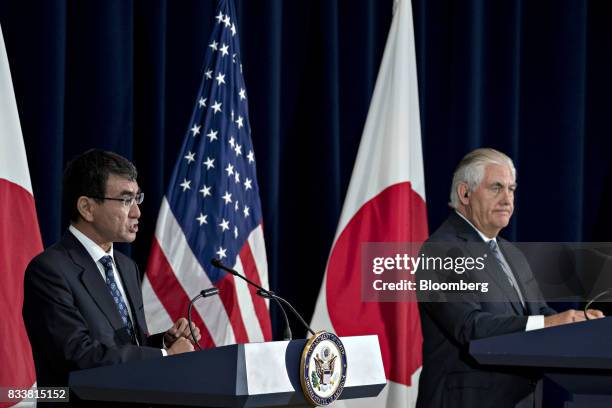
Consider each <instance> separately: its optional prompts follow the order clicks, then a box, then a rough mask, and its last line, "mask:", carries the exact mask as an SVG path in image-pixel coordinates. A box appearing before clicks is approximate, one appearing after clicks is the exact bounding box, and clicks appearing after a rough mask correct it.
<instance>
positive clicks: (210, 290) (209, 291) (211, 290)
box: [187, 288, 219, 350]
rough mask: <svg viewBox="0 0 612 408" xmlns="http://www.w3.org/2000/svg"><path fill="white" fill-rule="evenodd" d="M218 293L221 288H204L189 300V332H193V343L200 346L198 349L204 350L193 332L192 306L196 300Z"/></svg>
mask: <svg viewBox="0 0 612 408" xmlns="http://www.w3.org/2000/svg"><path fill="white" fill-rule="evenodd" d="M218 294H219V289H217V288H208V289H204V290H202V291H200V293H199V294H198V295H197V296H196V297H194V298H193V299H191V300H190V301H189V307H188V308H187V321H188V322H189V332H190V333H191V340H192V341H193V344H195V345H196V346H198V350H202V347H201V346H200V343H199V342H198V340H197V339H196V338H195V336H194V334H193V328H192V324H191V308H192V307H193V304H194V303H195V302H196V300H198V299H200V298H207V297H210V296H215V295H218Z"/></svg>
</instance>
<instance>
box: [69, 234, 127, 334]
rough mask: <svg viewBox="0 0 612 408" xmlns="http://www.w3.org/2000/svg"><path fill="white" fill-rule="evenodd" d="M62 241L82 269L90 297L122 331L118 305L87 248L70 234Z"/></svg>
mask: <svg viewBox="0 0 612 408" xmlns="http://www.w3.org/2000/svg"><path fill="white" fill-rule="evenodd" d="M62 241H63V244H64V247H65V248H66V250H67V251H68V255H69V256H70V258H71V259H72V261H73V262H74V263H75V264H76V265H77V266H79V267H80V268H81V269H82V272H81V282H82V283H83V286H85V288H86V289H87V291H88V292H89V295H90V296H91V297H92V299H93V300H94V301H95V302H96V304H97V305H98V307H99V308H100V310H101V311H102V314H104V316H106V318H107V319H108V321H109V322H110V324H111V326H112V327H113V329H115V330H119V329H121V328H122V327H123V326H124V325H123V320H121V316H120V315H119V310H117V305H116V304H115V301H114V300H113V297H112V296H111V294H110V292H109V290H108V287H107V286H106V282H104V278H102V275H101V274H100V270H99V269H98V266H97V265H96V263H95V262H94V260H93V259H92V258H91V256H89V253H87V250H86V249H85V247H83V245H82V244H81V243H80V242H79V240H78V239H76V237H75V236H74V235H72V234H71V233H70V232H67V233H66V234H65V235H64V238H63V240H62Z"/></svg>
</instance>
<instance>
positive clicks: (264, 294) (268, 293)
mask: <svg viewBox="0 0 612 408" xmlns="http://www.w3.org/2000/svg"><path fill="white" fill-rule="evenodd" d="M210 263H211V264H212V265H213V266H215V267H217V268H219V269H223V270H224V271H226V272H229V273H231V274H232V275H234V276H237V277H239V278H240V279H242V280H244V281H245V282H246V283H248V284H249V285H252V286H254V287H256V288H257V289H258V290H257V294H258V295H259V296H261V297H263V298H265V299H273V300H274V301H276V303H277V304H278V306H279V307H280V309H281V311H282V312H283V315H284V317H285V327H286V330H285V333H287V332H289V335H291V329H289V319H288V318H287V314H286V312H285V309H284V308H283V306H282V305H281V302H282V303H283V304H285V305H287V307H289V310H291V312H292V313H293V314H294V315H295V316H296V317H297V318H298V320H299V321H300V323H302V325H303V326H304V327H305V328H306V330H308V332H310V334H312V335H313V336H314V335H315V332H314V331H313V330H312V329H311V328H310V326H309V325H308V323H306V321H305V320H304V318H303V317H302V316H301V315H300V314H299V313H298V311H297V310H295V308H294V307H293V306H292V305H291V303H289V302H288V301H286V300H285V299H283V298H282V297H280V296H278V295H276V294H275V293H274V292H272V291H271V290H268V289H264V288H262V287H261V286H259V285H258V284H256V283H255V282H252V281H251V280H249V279H248V278H247V277H246V276H243V275H241V274H240V273H238V272H237V271H235V270H233V269H231V268H229V267H227V266H225V265H224V264H223V263H222V262H221V261H220V260H218V259H215V258H213V259H211V260H210ZM285 340H287V339H285ZM288 340H291V337H289V339H288Z"/></svg>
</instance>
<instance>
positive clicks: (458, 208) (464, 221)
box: [417, 149, 603, 408]
mask: <svg viewBox="0 0 612 408" xmlns="http://www.w3.org/2000/svg"><path fill="white" fill-rule="evenodd" d="M515 189H516V171H515V168H514V164H513V163H512V160H511V159H510V158H509V157H508V156H506V155H505V154H503V153H501V152H498V151H496V150H493V149H477V150H475V151H473V152H471V153H469V154H467V155H466V156H465V157H464V158H463V159H462V160H461V162H460V163H459V165H458V167H457V169H456V170H455V173H454V176H453V183H452V188H451V196H450V206H451V207H452V208H453V210H454V211H452V213H451V214H450V216H449V217H448V219H447V220H446V221H445V222H444V223H443V224H442V225H441V226H440V228H438V230H436V231H435V232H434V233H433V234H432V235H431V237H430V238H429V239H428V240H427V242H426V243H425V245H424V246H423V248H424V249H423V253H424V254H425V255H427V256H436V255H441V256H442V257H444V256H450V257H455V259H456V257H459V256H465V255H471V256H477V255H484V256H483V257H482V258H481V259H484V260H485V262H484V268H482V269H481V270H479V271H477V270H474V271H471V272H465V273H464V274H460V275H459V274H457V273H455V272H453V271H451V272H448V273H447V274H446V275H445V273H444V272H442V271H434V272H432V271H419V272H417V280H419V281H420V280H423V279H435V280H438V281H440V280H442V281H445V282H449V281H458V280H460V279H461V280H466V281H472V282H474V281H486V282H488V286H487V290H486V291H484V292H483V293H478V294H475V293H467V292H466V293H461V294H455V295H454V298H452V300H451V301H441V298H432V297H430V296H431V294H429V295H425V294H423V293H419V312H420V316H421V325H422V330H423V370H422V372H421V375H420V381H419V392H418V401H417V407H421V408H429V407H494V408H502V407H515V406H521V407H522V406H533V404H534V397H533V394H534V393H533V391H534V387H535V380H536V378H534V377H531V376H530V375H529V374H528V373H525V372H522V373H521V372H518V371H514V370H511V369H504V368H501V367H485V366H481V365H479V364H477V363H476V361H475V360H474V359H472V358H471V357H470V355H469V353H468V346H469V342H470V341H472V340H476V339H481V338H486V337H490V336H497V335H502V334H507V333H511V332H518V331H527V330H535V329H541V328H544V327H550V326H556V325H560V324H565V323H571V322H575V321H580V320H584V316H583V314H582V312H578V311H575V310H568V311H566V312H563V313H556V312H555V311H554V310H553V309H551V308H550V307H548V306H547V304H546V303H545V302H544V301H543V300H542V296H541V294H540V291H539V288H538V285H537V282H536V280H535V279H534V277H533V274H532V272H531V270H530V268H529V264H528V263H527V261H526V259H525V258H524V257H523V255H521V253H520V251H518V249H517V248H516V247H514V246H512V245H511V244H510V243H508V242H507V241H505V240H503V239H501V238H499V237H498V234H499V232H500V231H501V230H502V229H503V228H504V227H506V226H507V225H508V223H509V221H510V217H511V216H512V213H513V211H514V191H515ZM439 295H440V294H438V295H436V296H439ZM442 296H447V294H443V295H442ZM442 300H444V298H442ZM589 313H590V316H589V317H592V318H597V317H602V316H603V315H602V313H601V312H600V311H597V310H590V311H589Z"/></svg>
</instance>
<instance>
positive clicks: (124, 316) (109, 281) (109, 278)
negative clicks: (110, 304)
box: [100, 255, 136, 343]
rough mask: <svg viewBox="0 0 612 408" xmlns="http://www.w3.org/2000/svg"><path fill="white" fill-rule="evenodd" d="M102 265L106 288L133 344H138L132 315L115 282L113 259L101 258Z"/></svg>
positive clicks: (108, 256) (108, 257) (107, 256)
mask: <svg viewBox="0 0 612 408" xmlns="http://www.w3.org/2000/svg"><path fill="white" fill-rule="evenodd" d="M100 263H101V264H102V266H103V267H104V275H105V276H106V286H107V287H108V290H109V291H110V293H111V296H112V297H113V300H114V301H115V305H116V306H117V310H118V311H119V315H120V316H121V320H123V324H124V325H125V327H127V331H128V334H129V335H130V338H132V342H134V343H136V341H135V339H136V338H135V337H134V326H133V325H132V320H131V319H130V315H129V313H128V309H127V306H126V304H125V301H124V300H123V296H122V295H121V291H119V287H118V286H117V282H116V281H115V275H114V273H113V258H111V256H110V255H106V256H103V257H102V258H100Z"/></svg>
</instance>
